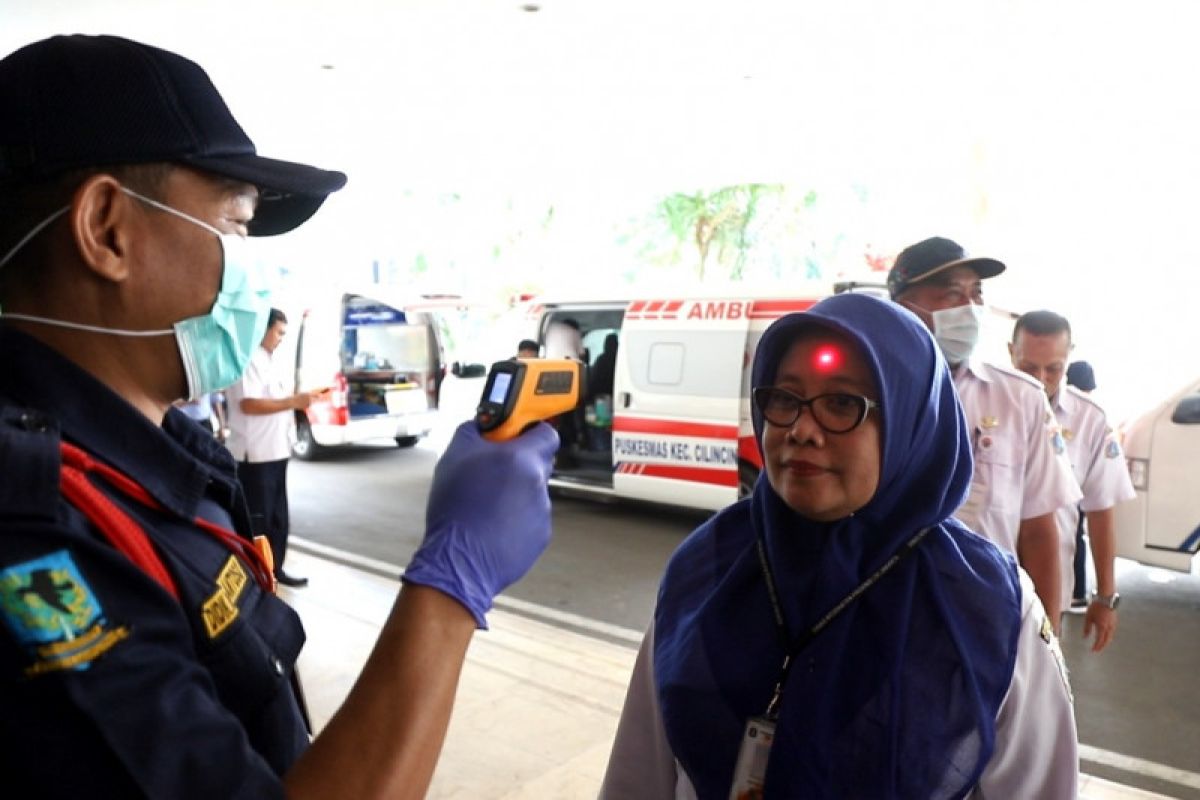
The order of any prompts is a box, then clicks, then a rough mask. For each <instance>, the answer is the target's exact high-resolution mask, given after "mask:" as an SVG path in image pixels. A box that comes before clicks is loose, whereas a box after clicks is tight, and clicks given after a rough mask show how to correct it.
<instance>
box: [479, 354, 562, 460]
mask: <svg viewBox="0 0 1200 800" xmlns="http://www.w3.org/2000/svg"><path fill="white" fill-rule="evenodd" d="M582 383H583V364H582V363H581V362H579V361H574V360H572V359H569V358H511V359H508V360H507V361H497V362H496V363H495V364H492V371H491V372H489V373H488V377H487V383H485V384H484V386H483V397H482V398H481V399H480V401H479V407H478V408H476V409H475V421H476V422H477V423H478V424H479V430H480V431H482V432H483V437H484V438H485V439H490V440H491V441H493V442H500V441H504V440H506V439H511V438H513V437H514V436H517V435H518V434H520V433H521V432H522V431H524V430H525V429H526V428H529V427H531V426H533V425H535V424H536V423H538V422H541V421H542V420H545V419H550V418H551V417H556V416H558V415H559V414H563V413H566V412H567V411H570V410H572V409H573V408H575V407H576V406H577V405H579V398H580V396H581V395H582V393H583V386H582Z"/></svg>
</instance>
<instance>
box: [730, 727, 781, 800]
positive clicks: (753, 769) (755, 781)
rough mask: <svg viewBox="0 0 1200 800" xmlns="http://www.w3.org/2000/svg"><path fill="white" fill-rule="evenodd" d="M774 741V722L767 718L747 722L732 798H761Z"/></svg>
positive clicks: (753, 799) (748, 799)
mask: <svg viewBox="0 0 1200 800" xmlns="http://www.w3.org/2000/svg"><path fill="white" fill-rule="evenodd" d="M774 741H775V723H774V722H771V721H770V720H769V719H767V718H766V717H751V718H750V719H749V720H747V721H746V732H745V733H743V734H742V746H741V748H740V749H739V750H738V759H737V766H735V767H734V768H733V785H732V786H731V787H730V789H729V800H760V798H762V796H763V784H764V783H766V780H767V759H768V758H769V757H770V755H771V744H772V743H773V742H774Z"/></svg>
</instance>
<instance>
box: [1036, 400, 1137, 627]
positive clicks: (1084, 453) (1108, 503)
mask: <svg viewBox="0 0 1200 800" xmlns="http://www.w3.org/2000/svg"><path fill="white" fill-rule="evenodd" d="M1053 406H1054V415H1055V417H1056V418H1057V419H1058V424H1059V425H1060V426H1061V428H1062V435H1063V439H1064V440H1065V441H1066V445H1067V455H1068V456H1069V457H1070V460H1071V469H1072V471H1073V472H1074V474H1075V480H1076V482H1077V483H1078V484H1079V487H1080V488H1081V489H1082V490H1083V499H1082V500H1081V501H1079V503H1078V504H1074V503H1073V504H1071V505H1066V506H1063V507H1061V508H1059V509H1058V511H1057V512H1055V515H1054V517H1055V521H1056V522H1057V523H1058V532H1059V538H1060V539H1061V540H1062V549H1061V551H1060V552H1061V556H1060V564H1059V566H1060V567H1061V569H1062V573H1063V603H1064V604H1063V607H1064V608H1066V607H1067V605H1069V604H1070V602H1071V589H1072V587H1073V585H1074V583H1075V576H1074V572H1073V569H1072V563H1073V559H1074V558H1075V530H1076V528H1077V526H1078V525H1079V510H1080V509H1083V511H1084V512H1088V511H1103V510H1104V509H1106V508H1112V507H1113V506H1115V505H1116V504H1117V503H1122V502H1124V501H1126V500H1132V499H1133V497H1134V496H1135V494H1136V492H1134V490H1133V482H1132V481H1130V479H1129V470H1128V468H1127V467H1126V466H1125V454H1124V453H1123V452H1121V445H1120V443H1118V442H1117V438H1116V436H1115V435H1114V434H1113V430H1112V428H1110V427H1109V425H1108V418H1107V417H1106V416H1105V414H1104V410H1103V409H1102V408H1100V406H1099V405H1097V404H1096V403H1095V401H1093V400H1092V399H1091V398H1090V397H1088V396H1087V395H1085V394H1083V393H1082V392H1080V391H1079V390H1077V389H1075V388H1074V387H1073V386H1064V387H1062V388H1061V389H1060V390H1059V392H1058V397H1056V398H1055V400H1054V404H1053Z"/></svg>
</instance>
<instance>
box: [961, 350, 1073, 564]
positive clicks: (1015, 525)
mask: <svg viewBox="0 0 1200 800" xmlns="http://www.w3.org/2000/svg"><path fill="white" fill-rule="evenodd" d="M954 385H955V387H956V388H957V389H958V395H959V399H960V400H961V402H962V405H963V411H964V413H965V416H966V421H967V428H968V430H969V431H970V434H971V440H972V446H973V448H974V452H975V474H974V476H973V477H972V479H971V490H970V493H969V494H968V496H967V500H966V501H965V502H964V503H963V505H962V506H961V507H960V508H959V510H958V511H957V512H956V513H955V516H956V517H958V518H959V519H960V520H962V522H963V523H964V524H965V525H966V526H967V527H969V528H970V529H971V530H973V531H975V532H976V533H979V534H981V535H982V536H985V537H987V538H988V539H991V540H992V541H993V542H995V543H996V544H998V545H999V546H1001V547H1003V548H1005V549H1006V550H1008V551H1010V552H1012V553H1016V551H1017V535H1018V532H1019V529H1020V526H1021V521H1022V520H1026V519H1031V518H1033V517H1039V516H1041V515H1043V514H1049V513H1051V512H1053V511H1057V510H1058V509H1060V508H1062V507H1063V506H1066V505H1073V504H1075V503H1076V502H1078V501H1079V498H1080V497H1081V496H1082V495H1081V493H1080V491H1079V486H1078V485H1077V484H1076V482H1075V480H1074V476H1073V475H1072V474H1071V465H1070V463H1069V462H1068V460H1067V452H1066V443H1065V441H1064V439H1063V436H1062V433H1061V431H1060V430H1059V427H1058V424H1057V422H1056V421H1055V418H1054V415H1053V413H1052V412H1051V410H1050V404H1049V402H1048V401H1047V400H1046V393H1045V391H1044V390H1043V389H1042V386H1041V384H1040V383H1038V382H1037V381H1035V380H1033V379H1032V378H1030V377H1029V376H1028V375H1025V374H1024V373H1020V372H1017V371H1016V370H1010V369H1005V368H1004V367H997V366H995V365H992V364H985V363H982V362H969V363H968V364H966V365H964V366H963V367H961V368H960V369H959V370H957V372H956V374H955V376H954Z"/></svg>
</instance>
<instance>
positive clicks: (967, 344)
mask: <svg viewBox="0 0 1200 800" xmlns="http://www.w3.org/2000/svg"><path fill="white" fill-rule="evenodd" d="M927 313H928V314H929V316H930V317H932V318H933V338H934V339H936V340H937V343H938V347H940V348H941V349H942V355H944V356H945V357H946V363H948V364H949V365H950V366H952V367H957V366H958V365H959V364H961V363H963V362H964V361H966V360H967V359H969V358H970V357H971V353H973V352H975V346H976V345H978V344H979V334H980V330H981V329H982V327H983V315H984V307H983V306H981V305H976V304H975V303H967V304H966V305H961V306H955V307H954V308H943V309H941V310H939V311H929V312H927Z"/></svg>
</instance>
